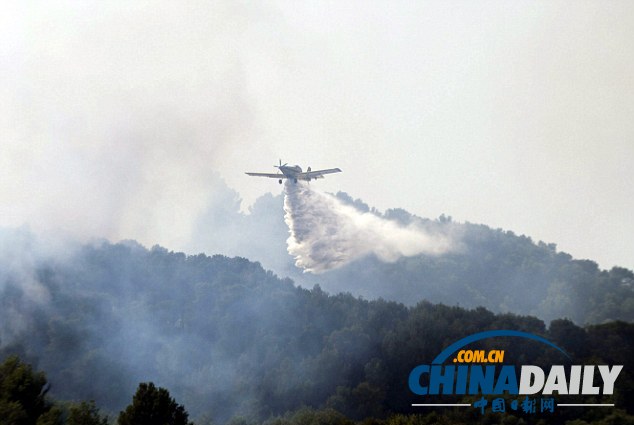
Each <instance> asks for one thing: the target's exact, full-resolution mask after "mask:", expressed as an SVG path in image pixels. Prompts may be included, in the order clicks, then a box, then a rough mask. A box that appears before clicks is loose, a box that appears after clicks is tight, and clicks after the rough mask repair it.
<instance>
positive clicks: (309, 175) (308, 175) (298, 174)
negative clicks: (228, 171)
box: [245, 159, 341, 184]
mask: <svg viewBox="0 0 634 425" xmlns="http://www.w3.org/2000/svg"><path fill="white" fill-rule="evenodd" d="M274 167H275V168H277V169H278V170H280V171H281V173H275V174H273V173H270V174H269V173H245V174H248V175H249V176H257V177H270V178H272V179H278V182H279V184H282V179H289V180H291V181H292V182H293V183H297V181H298V180H305V181H307V182H310V181H311V180H317V179H323V178H324V174H332V173H340V172H341V169H339V168H329V169H327V170H317V171H312V170H311V169H310V167H308V169H307V170H306V171H304V172H302V167H300V166H299V165H288V164H282V160H281V159H280V165H274Z"/></svg>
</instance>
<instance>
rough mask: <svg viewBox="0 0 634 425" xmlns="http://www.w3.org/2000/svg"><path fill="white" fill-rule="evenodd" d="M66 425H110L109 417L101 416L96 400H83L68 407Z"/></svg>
mask: <svg viewBox="0 0 634 425" xmlns="http://www.w3.org/2000/svg"><path fill="white" fill-rule="evenodd" d="M66 425H108V418H107V417H101V415H100V414H99V409H98V408H97V405H96V404H95V402H94V401H92V400H91V401H89V402H87V401H82V402H81V403H79V404H74V405H72V406H71V407H70V409H68V419H67V420H66Z"/></svg>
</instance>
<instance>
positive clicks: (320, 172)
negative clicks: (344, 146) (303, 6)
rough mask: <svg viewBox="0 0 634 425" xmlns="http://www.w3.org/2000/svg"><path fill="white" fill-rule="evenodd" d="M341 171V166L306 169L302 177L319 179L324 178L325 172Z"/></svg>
mask: <svg viewBox="0 0 634 425" xmlns="http://www.w3.org/2000/svg"><path fill="white" fill-rule="evenodd" d="M332 173H341V169H340V168H328V169H327V170H316V171H306V172H304V173H301V177H302V178H306V179H319V178H323V177H324V174H332Z"/></svg>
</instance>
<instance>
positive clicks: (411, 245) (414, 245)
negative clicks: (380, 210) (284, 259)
mask: <svg viewBox="0 0 634 425" xmlns="http://www.w3.org/2000/svg"><path fill="white" fill-rule="evenodd" d="M284 193H285V196H284V211H285V215H284V220H285V221H286V224H287V225H288V228H289V231H290V237H289V238H288V240H287V244H288V252H289V253H290V254H291V255H292V256H293V257H294V258H295V264H296V265H297V266H298V267H301V268H303V269H304V270H305V271H309V272H312V273H321V272H324V271H327V270H331V269H335V268H338V267H341V266H343V265H345V264H348V263H349V262H351V261H354V260H356V259H358V258H361V257H364V256H366V255H368V254H374V255H376V256H377V257H378V258H379V259H380V260H382V261H386V262H393V261H396V260H397V259H398V258H400V257H402V256H413V255H418V254H433V255H438V254H443V253H445V252H448V251H450V250H451V249H452V248H453V245H454V244H453V242H452V238H451V237H450V236H448V235H447V234H445V233H441V232H430V231H428V230H427V229H424V228H423V227H422V226H421V225H418V224H416V223H412V224H410V225H408V226H402V225H399V224H398V223H397V222H395V221H392V220H387V219H384V218H381V217H379V216H377V215H375V214H371V213H363V212H360V211H358V210H357V209H355V208H354V207H351V206H349V205H345V204H344V203H342V202H341V201H340V200H339V199H337V198H336V197H334V196H332V195H329V194H326V193H321V192H318V191H315V190H313V189H311V188H310V187H309V186H308V185H306V184H303V183H301V182H299V183H291V182H288V181H287V182H286V184H285V187H284Z"/></svg>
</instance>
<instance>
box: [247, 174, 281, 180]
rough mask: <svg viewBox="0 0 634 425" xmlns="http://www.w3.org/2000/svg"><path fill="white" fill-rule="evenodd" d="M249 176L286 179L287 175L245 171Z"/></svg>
mask: <svg viewBox="0 0 634 425" xmlns="http://www.w3.org/2000/svg"><path fill="white" fill-rule="evenodd" d="M245 174H247V175H249V176H256V177H270V178H272V179H285V178H286V176H285V175H284V174H279V173H278V174H272V173H245Z"/></svg>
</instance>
